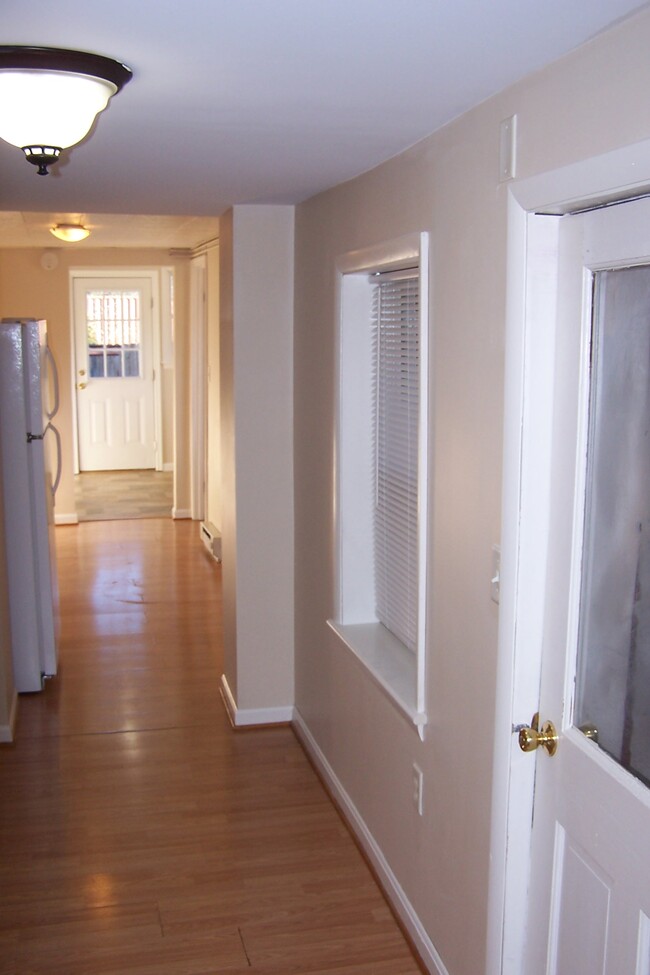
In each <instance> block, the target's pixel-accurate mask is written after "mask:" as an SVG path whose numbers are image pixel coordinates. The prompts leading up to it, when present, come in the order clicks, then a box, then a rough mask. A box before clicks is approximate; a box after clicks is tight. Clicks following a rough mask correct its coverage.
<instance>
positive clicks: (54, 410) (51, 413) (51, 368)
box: [45, 345, 59, 483]
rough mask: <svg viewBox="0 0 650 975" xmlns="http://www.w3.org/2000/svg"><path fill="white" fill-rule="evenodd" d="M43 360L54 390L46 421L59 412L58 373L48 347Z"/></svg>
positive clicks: (47, 346)
mask: <svg viewBox="0 0 650 975" xmlns="http://www.w3.org/2000/svg"><path fill="white" fill-rule="evenodd" d="M45 358H46V360H47V363H48V373H49V374H50V375H51V376H52V386H53V388H54V406H53V407H52V409H51V411H48V410H46V411H45V413H46V416H47V418H48V420H52V419H53V418H54V417H55V416H56V414H57V413H58V412H59V372H58V369H57V368H56V361H55V359H54V356H53V355H52V350H51V349H50V347H49V345H46V346H45ZM57 436H58V432H57ZM57 483H58V482H57Z"/></svg>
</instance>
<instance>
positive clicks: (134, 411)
mask: <svg viewBox="0 0 650 975" xmlns="http://www.w3.org/2000/svg"><path fill="white" fill-rule="evenodd" d="M71 277H72V307H73V345H74V352H75V356H74V359H75V366H74V385H75V394H76V395H75V407H76V420H77V422H76V435H77V437H76V446H77V465H76V469H77V470H85V471H90V470H129V469H130V470H134V469H146V468H154V467H155V468H156V469H157V470H160V469H161V468H162V454H161V436H160V416H161V409H160V382H159V374H160V366H159V358H160V336H159V321H158V317H159V316H158V300H157V299H158V275H157V273H156V272H147V271H140V272H138V273H137V274H129V273H128V272H123V271H113V272H104V273H102V272H101V271H97V270H96V269H93V271H92V274H89V273H88V272H86V273H83V272H73V273H72V275H71ZM120 292H122V293H128V294H135V295H137V296H138V304H139V314H140V347H139V348H138V350H137V351H136V352H135V355H134V353H133V352H130V353H127V355H131V357H132V359H131V368H130V369H129V368H128V367H127V368H126V369H125V368H124V367H125V361H126V360H125V358H124V356H123V357H122V365H121V367H119V368H118V370H117V371H118V372H125V371H127V372H128V371H131V372H132V373H136V374H135V375H133V374H132V375H127V376H124V375H118V376H111V377H108V376H106V375H104V376H101V375H100V376H98V375H92V374H91V373H92V372H93V371H95V372H100V373H101V372H108V357H109V355H110V356H111V357H112V358H114V360H115V361H117V360H118V357H119V355H120V353H119V352H118V353H115V352H113V351H112V352H111V353H109V354H107V357H106V363H105V365H104V367H103V368H100V369H96V370H92V369H91V367H90V365H89V358H90V356H89V349H88V340H87V335H88V331H87V295H88V294H89V293H96V294H97V293H120Z"/></svg>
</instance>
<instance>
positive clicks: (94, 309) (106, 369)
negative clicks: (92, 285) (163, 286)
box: [86, 291, 141, 379]
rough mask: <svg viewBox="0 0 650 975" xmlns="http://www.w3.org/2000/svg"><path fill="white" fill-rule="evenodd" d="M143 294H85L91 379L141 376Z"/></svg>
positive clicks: (132, 292)
mask: <svg viewBox="0 0 650 975" xmlns="http://www.w3.org/2000/svg"><path fill="white" fill-rule="evenodd" d="M140 314H141V313H140V293H139V292H138V291H89V292H87V294H86V323H87V324H86V328H87V341H88V375H89V377H90V378H91V379H113V378H129V377H134V376H140V324H141V317H140Z"/></svg>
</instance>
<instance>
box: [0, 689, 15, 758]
mask: <svg viewBox="0 0 650 975" xmlns="http://www.w3.org/2000/svg"><path fill="white" fill-rule="evenodd" d="M17 717H18V694H17V693H16V691H14V696H13V700H12V702H11V710H10V711H9V722H8V724H0V743H2V744H3V745H9V744H11V742H12V741H13V740H14V738H15V736H16V718H17Z"/></svg>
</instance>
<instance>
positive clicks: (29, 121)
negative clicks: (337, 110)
mask: <svg viewBox="0 0 650 975" xmlns="http://www.w3.org/2000/svg"><path fill="white" fill-rule="evenodd" d="M132 77H133V73H132V71H131V69H130V68H127V66H126V65H125V64H121V62H119V61H115V60H113V58H107V57H104V55H103V54H92V53H89V52H86V51H67V50H64V49H62V48H55V47H19V46H16V45H0V139H4V141H5V142H8V143H9V144H10V145H13V146H17V147H18V148H19V149H22V150H23V152H24V153H25V156H26V158H27V160H28V162H30V163H33V164H34V165H35V166H38V172H39V175H40V176H46V175H47V167H48V166H51V165H52V164H53V163H55V162H56V161H57V159H58V158H59V156H60V155H61V150H62V149H68V148H69V147H70V146H74V145H76V144H77V143H78V142H80V141H81V140H82V139H83V137H84V136H85V135H86V134H87V133H88V132H89V130H90V128H91V126H92V124H93V122H94V120H95V118H96V116H97V114H98V113H99V112H101V111H102V110H103V109H104V108H106V106H107V104H108V100H109V98H110V97H111V96H112V95H114V94H115V93H116V92H118V91H120V90H121V89H122V88H123V87H124V85H125V84H127V82H128V81H130V80H131V78H132Z"/></svg>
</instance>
